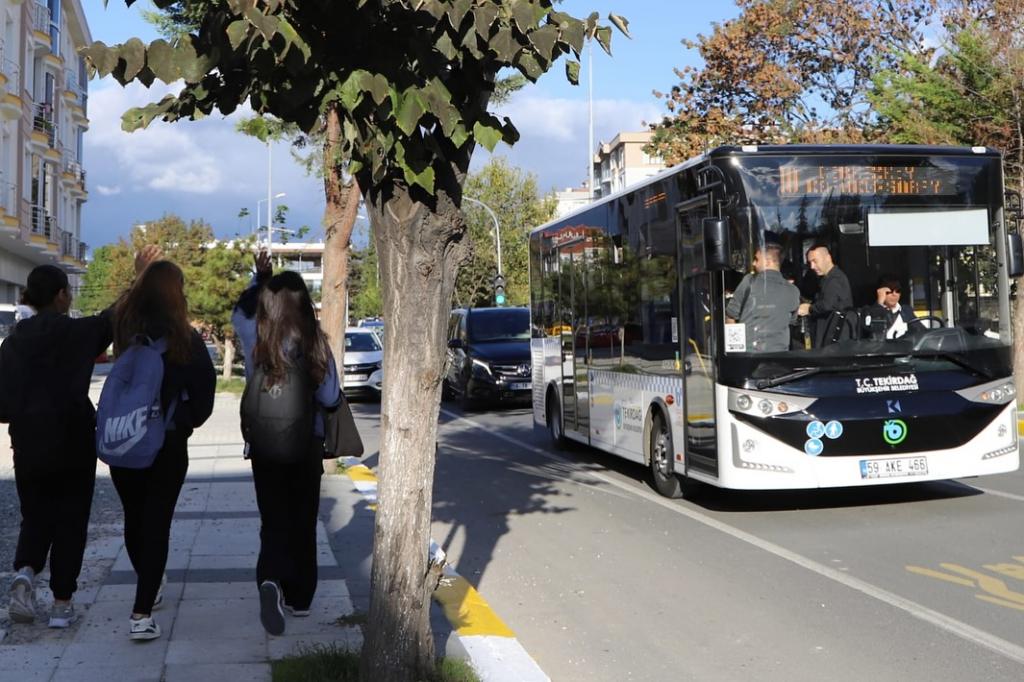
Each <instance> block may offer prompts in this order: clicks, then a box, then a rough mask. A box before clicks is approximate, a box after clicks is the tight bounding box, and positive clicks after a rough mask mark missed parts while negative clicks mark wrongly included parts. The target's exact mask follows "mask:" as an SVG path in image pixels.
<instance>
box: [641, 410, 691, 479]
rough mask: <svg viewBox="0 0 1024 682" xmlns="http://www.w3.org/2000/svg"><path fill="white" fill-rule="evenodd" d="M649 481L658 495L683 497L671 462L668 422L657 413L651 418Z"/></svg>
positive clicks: (671, 448)
mask: <svg viewBox="0 0 1024 682" xmlns="http://www.w3.org/2000/svg"><path fill="white" fill-rule="evenodd" d="M649 446H650V464H651V479H652V482H653V484H654V489H655V490H657V491H658V494H660V495H662V496H664V497H668V498H670V499H675V498H677V497H682V496H683V483H682V481H681V480H680V478H679V476H678V475H677V474H676V472H675V466H674V461H673V454H672V453H673V452H675V449H674V448H673V447H672V431H671V429H669V426H668V421H667V420H666V419H665V417H664V416H663V415H662V414H661V412H659V411H655V412H654V415H653V416H652V418H651V435H650V441H649Z"/></svg>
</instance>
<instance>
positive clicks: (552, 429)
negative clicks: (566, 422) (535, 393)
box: [547, 393, 568, 450]
mask: <svg viewBox="0 0 1024 682" xmlns="http://www.w3.org/2000/svg"><path fill="white" fill-rule="evenodd" d="M547 422H548V436H550V437H551V445H552V446H553V447H554V448H555V449H556V450H565V449H566V448H567V447H568V443H567V442H566V439H565V434H564V433H563V432H562V415H561V414H560V411H559V409H558V401H557V400H555V398H554V396H553V395H552V394H550V393H549V394H548V399H547Z"/></svg>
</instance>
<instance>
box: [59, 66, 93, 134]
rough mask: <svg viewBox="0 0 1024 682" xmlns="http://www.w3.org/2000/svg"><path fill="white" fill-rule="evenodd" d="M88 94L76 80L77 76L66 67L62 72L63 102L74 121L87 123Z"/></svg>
mask: <svg viewBox="0 0 1024 682" xmlns="http://www.w3.org/2000/svg"><path fill="white" fill-rule="evenodd" d="M88 101H89V96H88V95H87V94H86V90H85V88H83V87H82V85H81V83H79V82H78V76H77V75H76V74H75V72H74V71H71V70H70V69H68V70H67V71H65V72H64V103H65V105H67V107H68V110H69V111H70V112H71V116H72V118H74V120H75V122H76V123H87V122H88V121H89V119H88V117H87V112H88V108H87V104H88Z"/></svg>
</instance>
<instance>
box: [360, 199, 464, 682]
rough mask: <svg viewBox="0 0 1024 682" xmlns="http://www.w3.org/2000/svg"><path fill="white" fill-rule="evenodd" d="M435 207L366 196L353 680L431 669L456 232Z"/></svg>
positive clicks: (458, 249)
mask: <svg viewBox="0 0 1024 682" xmlns="http://www.w3.org/2000/svg"><path fill="white" fill-rule="evenodd" d="M437 201H438V203H437V208H436V210H435V211H433V212H432V211H431V209H430V208H428V207H427V206H425V205H423V204H421V203H418V202H416V201H415V200H414V199H412V198H410V197H409V195H408V194H407V193H406V192H405V190H404V188H397V189H396V190H395V193H394V194H393V195H391V196H389V197H387V198H385V197H381V196H379V195H374V194H373V193H372V192H368V194H367V204H368V210H369V211H370V213H371V220H372V223H373V233H374V239H375V240H376V245H377V254H378V257H379V263H380V278H381V289H382V295H383V302H384V317H385V320H386V321H387V330H388V331H387V334H388V343H387V344H386V346H385V348H384V372H385V374H384V390H383V396H382V399H381V434H382V435H381V445H380V462H379V464H378V467H377V481H378V482H377V500H378V502H377V514H376V518H375V527H374V543H373V568H372V573H371V588H370V594H371V597H370V614H369V621H368V627H367V636H366V641H365V644H364V646H363V654H362V662H361V669H360V679H362V680H374V681H375V682H376V681H381V682H396V681H400V682H405V681H411V680H422V679H426V678H427V673H428V672H429V671H430V670H432V669H433V666H434V641H433V638H432V635H431V632H430V599H431V595H432V593H433V591H434V590H435V589H436V588H437V585H438V581H439V580H440V577H441V566H439V565H432V564H431V562H430V560H429V557H428V556H427V554H428V549H429V539H430V516H431V505H432V495H433V481H434V457H435V454H436V448H437V418H438V410H439V404H440V387H441V377H442V372H443V369H444V362H445V343H444V339H445V333H446V329H447V326H448V320H449V316H450V313H451V300H452V293H453V292H454V290H455V278H456V275H457V272H458V266H459V265H460V264H461V262H462V261H463V260H464V257H465V251H466V240H465V239H464V236H465V225H464V223H463V220H462V215H461V213H460V211H459V210H458V209H457V208H456V206H455V204H454V203H453V201H452V199H451V197H450V196H448V195H445V194H444V193H440V194H439V197H438V200H437Z"/></svg>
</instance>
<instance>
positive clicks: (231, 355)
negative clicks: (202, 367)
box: [221, 334, 235, 379]
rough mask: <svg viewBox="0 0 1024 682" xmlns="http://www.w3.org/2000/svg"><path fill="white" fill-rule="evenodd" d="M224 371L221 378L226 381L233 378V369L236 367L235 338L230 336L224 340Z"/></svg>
mask: <svg viewBox="0 0 1024 682" xmlns="http://www.w3.org/2000/svg"><path fill="white" fill-rule="evenodd" d="M222 355H223V358H222V359H223V360H224V369H223V371H222V372H221V376H222V377H224V378H225V379H230V378H231V368H232V367H234V365H235V338H234V336H233V335H231V334H229V335H228V336H226V337H225V338H224V353H223V354H222Z"/></svg>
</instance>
